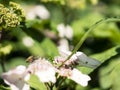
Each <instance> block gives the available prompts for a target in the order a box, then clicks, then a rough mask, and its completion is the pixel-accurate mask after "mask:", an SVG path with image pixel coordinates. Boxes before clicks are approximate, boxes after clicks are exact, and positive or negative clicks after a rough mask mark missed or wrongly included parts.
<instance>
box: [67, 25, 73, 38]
mask: <svg viewBox="0 0 120 90" xmlns="http://www.w3.org/2000/svg"><path fill="white" fill-rule="evenodd" d="M65 35H66V37H67V38H68V39H72V37H73V29H72V28H71V27H70V26H69V25H67V26H66V33H65Z"/></svg>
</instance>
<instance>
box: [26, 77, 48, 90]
mask: <svg viewBox="0 0 120 90" xmlns="http://www.w3.org/2000/svg"><path fill="white" fill-rule="evenodd" d="M28 84H29V85H30V86H31V87H32V88H34V89H36V90H46V87H45V85H44V83H42V82H40V81H39V79H38V77H37V76H36V75H31V76H30V80H29V81H28Z"/></svg>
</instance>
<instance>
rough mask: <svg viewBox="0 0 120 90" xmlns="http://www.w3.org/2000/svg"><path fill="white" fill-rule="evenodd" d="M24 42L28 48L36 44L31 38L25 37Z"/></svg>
mask: <svg viewBox="0 0 120 90" xmlns="http://www.w3.org/2000/svg"><path fill="white" fill-rule="evenodd" d="M22 42H23V44H24V45H25V46H27V47H31V46H33V44H34V41H33V39H32V38H30V37H24V38H23V40H22Z"/></svg>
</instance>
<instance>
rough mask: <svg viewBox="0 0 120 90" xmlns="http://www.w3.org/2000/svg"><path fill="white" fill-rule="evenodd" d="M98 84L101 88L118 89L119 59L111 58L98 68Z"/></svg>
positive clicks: (119, 84) (119, 87) (119, 88)
mask: <svg viewBox="0 0 120 90" xmlns="http://www.w3.org/2000/svg"><path fill="white" fill-rule="evenodd" d="M99 76H100V85H101V87H102V88H103V89H105V90H106V89H108V88H111V89H112V90H120V83H119V81H120V78H119V76H120V59H119V58H117V59H114V60H112V61H111V62H110V63H109V64H108V65H106V66H105V67H103V68H101V69H100V75H99Z"/></svg>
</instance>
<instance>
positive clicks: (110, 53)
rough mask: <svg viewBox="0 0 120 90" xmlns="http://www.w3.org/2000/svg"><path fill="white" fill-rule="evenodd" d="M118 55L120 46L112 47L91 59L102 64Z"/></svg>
mask: <svg viewBox="0 0 120 90" xmlns="http://www.w3.org/2000/svg"><path fill="white" fill-rule="evenodd" d="M119 53H120V45H118V46H115V47H112V48H110V49H108V50H106V51H104V52H102V53H98V54H94V55H92V56H91V57H93V58H95V59H97V60H99V61H101V62H102V63H103V62H105V61H106V60H108V59H110V58H111V57H113V56H115V55H117V54H119Z"/></svg>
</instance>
